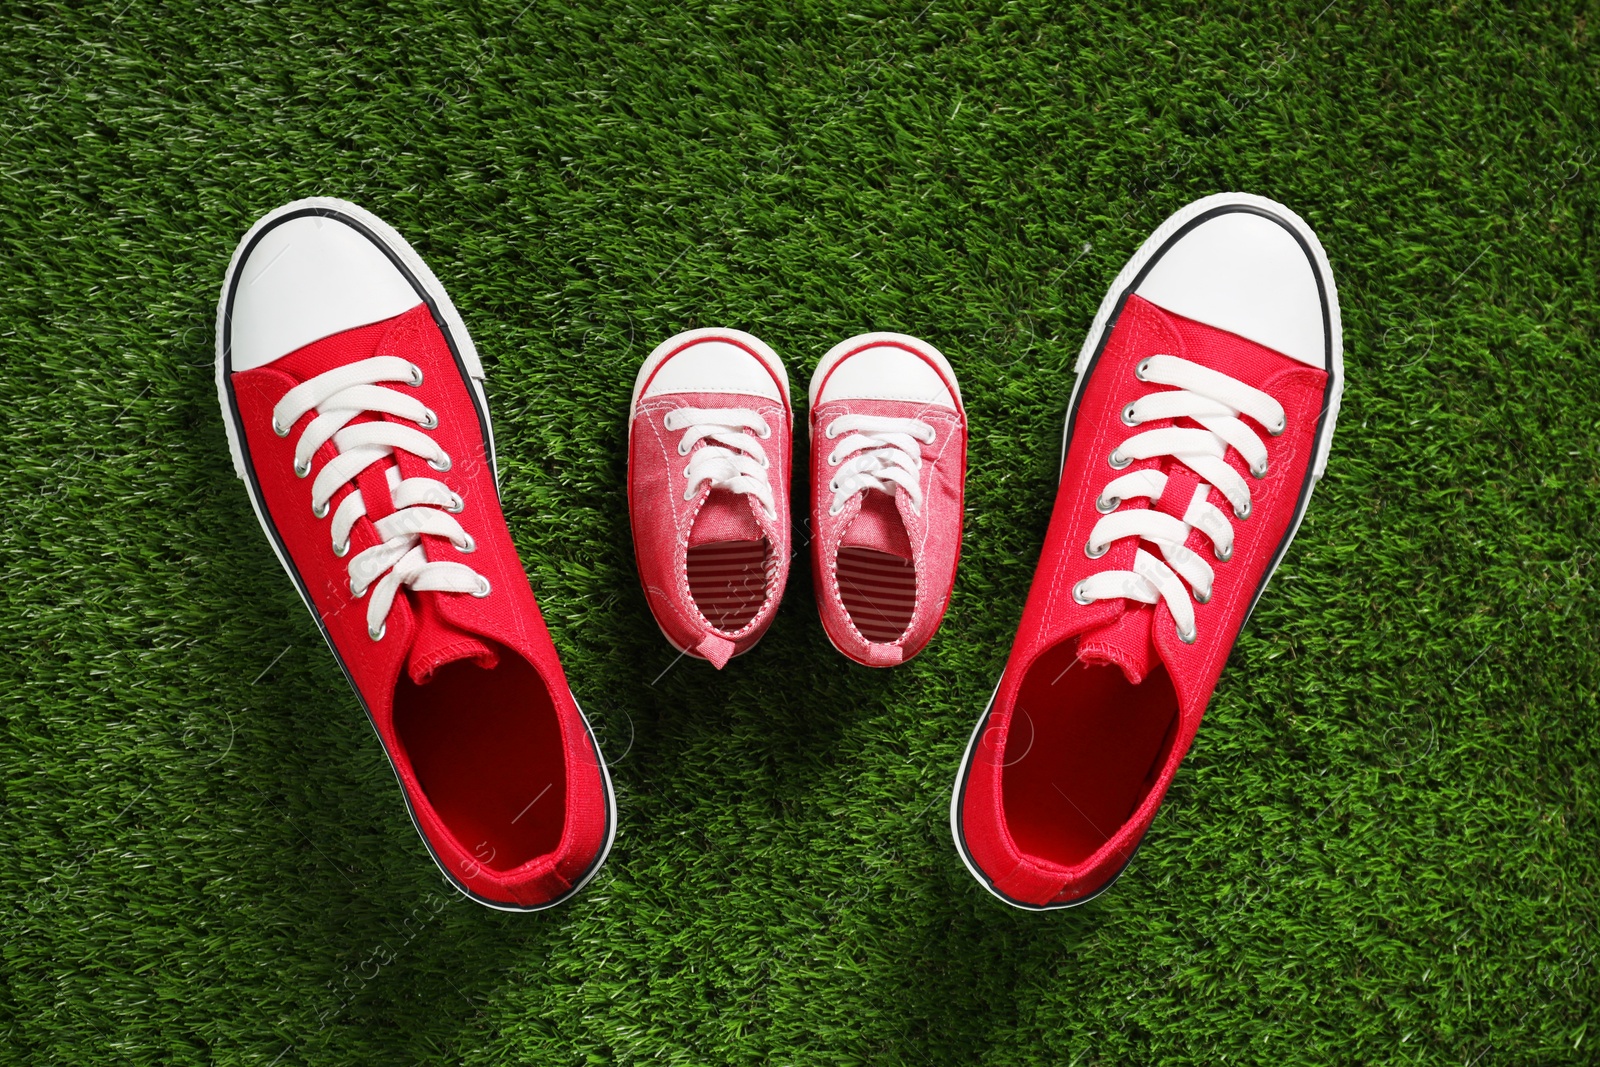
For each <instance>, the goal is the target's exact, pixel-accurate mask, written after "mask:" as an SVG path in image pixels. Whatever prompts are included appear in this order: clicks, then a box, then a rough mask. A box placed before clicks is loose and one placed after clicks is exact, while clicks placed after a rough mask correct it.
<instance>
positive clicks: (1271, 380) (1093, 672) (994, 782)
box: [957, 295, 1329, 906]
mask: <svg viewBox="0 0 1600 1067" xmlns="http://www.w3.org/2000/svg"><path fill="white" fill-rule="evenodd" d="M1158 354H1167V355H1171V356H1177V357H1180V358H1182V359H1185V360H1189V361H1192V362H1193V363H1197V364H1200V365H1202V366H1204V367H1209V368H1213V369H1216V370H1219V371H1222V372H1223V373H1226V374H1227V375H1229V376H1230V377H1232V378H1235V379H1237V380H1238V381H1240V382H1243V383H1245V384H1246V385H1249V386H1253V387H1255V388H1257V389H1260V390H1262V391H1264V392H1265V393H1267V394H1269V395H1270V396H1271V397H1273V398H1274V399H1276V400H1277V401H1278V402H1279V403H1280V404H1281V405H1282V406H1283V409H1284V412H1285V415H1286V417H1287V428H1286V430H1285V431H1284V433H1283V434H1282V435H1281V436H1278V437H1272V436H1269V435H1268V434H1267V433H1266V432H1264V431H1263V432H1262V433H1261V437H1262V439H1263V440H1264V442H1265V443H1266V446H1267V449H1268V455H1269V468H1268V473H1267V476H1266V477H1265V478H1262V479H1256V478H1254V477H1252V476H1251V475H1250V474H1249V472H1248V468H1247V465H1246V463H1245V462H1244V460H1243V459H1241V458H1240V456H1239V454H1238V453H1237V452H1236V451H1235V450H1233V449H1231V448H1230V449H1229V450H1228V451H1227V453H1226V457H1225V458H1226V461H1227V462H1228V463H1229V464H1230V465H1231V466H1233V467H1234V468H1235V469H1236V470H1238V471H1239V472H1240V473H1241V475H1242V476H1243V477H1244V478H1245V479H1246V481H1247V482H1248V484H1249V489H1250V498H1251V509H1250V514H1249V517H1248V518H1247V519H1243V520H1239V519H1235V518H1234V517H1233V515H1232V512H1231V511H1230V512H1229V518H1230V521H1231V522H1232V527H1233V536H1234V544H1233V552H1232V556H1231V559H1229V560H1228V561H1226V562H1223V561H1220V560H1218V559H1217V558H1216V556H1215V554H1214V553H1213V546H1212V544H1211V542H1210V541H1209V540H1208V539H1207V538H1206V537H1204V536H1203V535H1201V534H1200V533H1199V532H1197V531H1195V532H1191V534H1190V536H1189V538H1188V541H1187V542H1186V547H1187V548H1189V549H1190V550H1192V551H1194V552H1196V553H1199V554H1200V555H1202V556H1203V557H1204V559H1205V560H1206V561H1207V562H1209V563H1210V564H1211V565H1212V567H1213V569H1214V571H1215V583H1214V586H1213V590H1212V593H1211V597H1210V599H1209V602H1207V603H1203V604H1196V605H1195V608H1194V611H1195V621H1196V631H1197V636H1196V639H1195V641H1194V643H1193V644H1186V643H1184V642H1183V641H1182V640H1181V639H1180V638H1179V636H1178V631H1177V625H1176V623H1175V620H1174V617H1173V615H1172V613H1171V611H1170V610H1169V608H1168V606H1167V602H1166V601H1165V600H1161V601H1159V602H1158V603H1156V604H1154V605H1149V604H1144V603H1140V602H1138V601H1136V600H1131V599H1112V600H1097V601H1094V602H1092V603H1089V604H1081V603H1079V602H1078V601H1077V600H1075V599H1074V596H1073V590H1074V588H1075V587H1076V586H1077V584H1078V583H1079V582H1080V581H1082V580H1084V579H1087V578H1089V577H1090V576H1091V575H1094V574H1098V573H1100V572H1103V571H1106V570H1128V569H1129V568H1131V567H1132V565H1133V558H1134V553H1135V551H1136V549H1137V548H1138V547H1139V544H1140V539H1139V538H1137V537H1125V538H1121V539H1118V540H1116V541H1114V542H1113V543H1112V544H1111V545H1110V548H1109V550H1108V551H1107V552H1106V554H1105V555H1103V556H1101V557H1099V558H1094V559H1091V558H1089V557H1088V556H1087V555H1086V554H1085V545H1086V543H1087V542H1088V541H1089V538H1090V533H1091V531H1092V530H1093V529H1094V528H1095V526H1096V524H1097V522H1099V520H1100V519H1101V518H1103V515H1102V513H1101V512H1100V511H1098V510H1097V509H1096V501H1097V499H1098V498H1099V497H1100V494H1101V492H1102V490H1103V489H1104V488H1105V487H1106V485H1107V484H1108V483H1109V482H1110V481H1111V480H1112V479H1114V478H1116V477H1119V476H1121V475H1124V474H1127V473H1129V472H1131V471H1137V470H1140V469H1143V468H1155V469H1159V470H1161V471H1163V472H1164V473H1166V474H1167V475H1168V478H1169V482H1168V485H1167V488H1166V490H1165V491H1164V492H1163V494H1162V497H1161V500H1160V502H1159V503H1157V504H1156V505H1155V506H1156V507H1158V508H1160V509H1162V510H1165V511H1168V513H1169V514H1177V515H1179V516H1180V517H1181V514H1182V512H1183V510H1184V507H1185V506H1186V505H1187V503H1188V501H1189V500H1190V498H1191V495H1192V493H1193V490H1194V487H1195V485H1196V484H1198V483H1199V482H1200V480H1201V479H1199V478H1198V477H1197V476H1196V475H1195V474H1194V472H1193V471H1191V470H1189V469H1188V468H1187V467H1185V466H1184V465H1183V464H1182V463H1180V462H1179V461H1177V460H1175V459H1173V458H1171V457H1157V458H1154V459H1149V460H1142V461H1138V460H1136V461H1134V463H1133V464H1132V465H1130V466H1129V467H1127V468H1125V469H1122V470H1113V469H1112V468H1111V467H1110V466H1109V465H1108V462H1107V457H1108V456H1109V455H1110V454H1111V452H1112V450H1113V449H1115V448H1117V447H1118V445H1119V444H1121V443H1122V442H1124V441H1126V440H1127V439H1128V438H1129V437H1131V436H1132V435H1133V434H1135V433H1138V432H1140V431H1144V430H1150V429H1156V428H1160V427H1162V426H1171V425H1173V424H1174V423H1173V421H1172V420H1165V421H1149V422H1145V423H1143V424H1141V425H1139V426H1138V428H1137V429H1134V428H1130V427H1129V426H1128V425H1126V424H1125V423H1124V422H1123V421H1122V417H1121V415H1122V412H1123V409H1124V407H1125V405H1127V404H1129V403H1130V402H1133V401H1136V400H1138V399H1140V398H1141V397H1144V396H1147V395H1150V394H1152V393H1156V392H1160V391H1163V390H1165V389H1166V387H1165V386H1161V385H1157V384H1153V383H1150V382H1145V381H1140V380H1139V379H1138V378H1137V377H1136V376H1135V368H1136V367H1137V366H1138V364H1139V363H1140V361H1141V360H1143V359H1145V358H1146V357H1148V356H1155V355H1158ZM1088 374H1089V377H1088V379H1087V381H1086V382H1085V383H1084V385H1083V387H1082V393H1081V396H1080V398H1079V402H1078V405H1077V409H1076V417H1075V420H1074V422H1073V424H1072V427H1071V437H1070V446H1069V448H1068V451H1067V454H1066V462H1065V465H1064V467H1063V469H1062V472H1061V479H1060V484H1059V487H1058V492H1057V496H1056V501H1055V507H1054V510H1053V512H1052V515H1051V519H1050V526H1049V530H1048V532H1047V534H1046V537H1045V544H1044V549H1043V553H1042V556H1041V558H1040V561H1039V567H1038V570H1037V572H1036V573H1035V575H1034V581H1033V585H1032V588H1031V589H1030V591H1029V594H1028V600H1027V604H1026V607H1025V608H1024V611H1023V616H1022V620H1021V623H1020V625H1019V626H1018V629H1017V636H1016V641H1015V644H1014V645H1013V647H1012V650H1011V655H1010V657H1009V659H1008V661H1007V664H1006V668H1005V673H1004V676H1003V678H1002V680H1001V683H1000V687H999V689H998V691H997V693H996V695H995V698H994V701H993V703H992V705H991V708H990V712H989V715H988V717H987V720H986V722H985V723H984V724H982V725H981V729H980V733H979V734H978V736H977V737H976V738H975V740H974V744H973V749H972V753H971V756H970V763H969V765H968V767H967V771H966V778H965V787H964V788H965V792H964V795H962V796H961V797H959V798H958V805H957V809H958V813H959V817H960V830H959V832H960V834H961V836H962V837H963V838H964V843H965V847H966V850H967V853H968V856H969V858H970V860H971V861H972V862H973V863H974V864H976V866H977V867H978V868H979V869H981V871H982V872H983V874H984V875H985V876H986V877H987V878H988V880H989V881H990V883H991V884H992V885H993V887H994V888H995V890H996V891H997V892H998V893H1000V894H1002V895H1003V896H1005V897H1007V898H1010V899H1012V900H1013V901H1017V902H1021V903H1025V904H1031V905H1040V906H1043V905H1050V904H1059V903H1063V902H1069V901H1072V900H1074V899H1077V898H1080V897H1082V896H1085V895H1087V894H1090V893H1093V892H1094V891H1096V890H1097V889H1099V888H1101V887H1103V886H1104V885H1105V884H1106V883H1107V882H1108V881H1109V880H1110V879H1111V878H1112V877H1114V876H1115V874H1116V873H1117V872H1118V871H1120V869H1121V868H1122V866H1123V865H1124V864H1125V863H1126V862H1127V861H1128V859H1129V857H1131V855H1132V853H1133V850H1134V848H1135V847H1136V846H1137V844H1138V843H1139V840H1140V838H1141V837H1142V836H1143V834H1144V832H1145V830H1146V828H1147V827H1148V826H1149V825H1150V822H1151V820H1152V819H1153V817H1154V815H1155V812H1156V809H1157V808H1158V806H1159V805H1160V803H1161V800H1162V797H1163V796H1164V795H1165V793H1166V791H1167V787H1168V785H1169V784H1170V783H1171V781H1172V777H1173V774H1174V772H1175V771H1176V770H1177V767H1178V764H1179V762H1180V761H1181V760H1182V759H1183V756H1184V754H1185V753H1186V752H1187V751H1188V749H1189V745H1190V743H1191V741H1192V740H1193V739H1194V736H1195V731H1196V729H1197V728H1198V726H1199V724H1200V718H1201V715H1202V714H1203V712H1204V711H1205V707H1206V704H1207V703H1208V701H1209V700H1210V698H1211V693H1212V691H1213V689H1214V688H1215V686H1216V683H1217V678H1218V676H1219V675H1220V673H1221V671H1222V666H1223V663H1224V662H1225V660H1226V659H1227V656H1228V653H1229V650H1230V649H1231V648H1232V646H1233V642H1234V640H1235V638H1236V636H1237V635H1238V632H1239V629H1240V627H1241V626H1242V625H1243V622H1244V620H1245V617H1246V616H1247V614H1248V613H1249V610H1250V608H1251V606H1252V604H1253V602H1254V600H1255V597H1256V595H1257V592H1258V590H1259V589H1260V587H1261V585H1262V583H1263V582H1264V580H1265V578H1266V577H1267V575H1268V574H1269V572H1270V569H1271V567H1272V566H1273V563H1274V560H1275V557H1276V555H1277V554H1278V552H1279V551H1280V547H1281V546H1282V545H1283V544H1284V542H1285V538H1286V537H1287V536H1288V535H1289V534H1290V532H1291V530H1290V524H1291V523H1292V521H1293V519H1294V515H1295V511H1296V506H1297V502H1298V501H1299V499H1300V497H1301V494H1302V493H1303V492H1305V491H1308V486H1309V482H1310V473H1311V464H1312V463H1313V460H1314V452H1315V445H1316V438H1317V433H1318V424H1319V417H1320V415H1321V413H1322V411H1323V406H1324V403H1325V399H1326V395H1327V389H1328V384H1329V382H1328V375H1327V374H1326V373H1325V372H1323V371H1321V370H1318V369H1315V368H1312V367H1309V366H1307V365H1305V364H1303V363H1299V362H1296V361H1295V360H1293V359H1290V358H1288V357H1286V356H1284V355H1281V354H1279V353H1277V352H1275V351H1272V350H1271V349H1268V348H1265V347H1263V346H1261V345H1259V344H1256V343H1254V342H1252V341H1248V340H1246V339H1244V338H1243V337H1239V336H1237V335H1235V334H1231V333H1228V332H1225V331H1222V330H1218V329H1214V328H1212V327H1209V326H1206V325H1204V324H1202V323H1199V322H1195V321H1192V320H1189V319H1186V318H1183V317H1181V316H1178V315H1174V314H1171V313H1169V312H1167V311H1164V310H1163V309H1161V308H1159V307H1157V306H1155V305H1154V304H1151V303H1149V302H1148V301H1145V300H1143V299H1141V298H1140V297H1138V296H1137V295H1129V296H1128V297H1127V300H1126V303H1125V305H1124V307H1123V309H1122V312H1121V315H1120V317H1119V318H1118V319H1117V320H1116V324H1115V327H1114V329H1113V330H1112V332H1111V334H1110V336H1109V337H1108V338H1107V339H1106V342H1105V345H1104V348H1103V350H1102V353H1101V355H1100V357H1099V359H1098V361H1097V362H1096V363H1095V364H1094V365H1093V366H1092V367H1091V368H1090V369H1089V371H1088ZM1179 422H1180V423H1182V424H1183V425H1194V424H1193V423H1190V422H1189V420H1186V419H1185V420H1179ZM1211 498H1212V499H1213V500H1217V499H1219V494H1218V493H1217V492H1216V491H1215V490H1213V491H1212V493H1211ZM1149 506H1151V504H1150V502H1149V501H1148V500H1142V499H1140V500H1127V501H1124V502H1122V503H1121V505H1120V507H1121V508H1122V509H1130V508H1139V507H1149ZM1222 506H1223V507H1224V508H1226V507H1227V505H1226V504H1225V503H1224V504H1223V505H1222ZM1147 547H1148V546H1147Z"/></svg>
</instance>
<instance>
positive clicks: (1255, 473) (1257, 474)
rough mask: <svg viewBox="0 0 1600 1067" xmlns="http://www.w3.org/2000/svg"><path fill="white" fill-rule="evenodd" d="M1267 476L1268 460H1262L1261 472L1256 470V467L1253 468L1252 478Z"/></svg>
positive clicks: (1251, 470) (1251, 471) (1251, 469)
mask: <svg viewBox="0 0 1600 1067" xmlns="http://www.w3.org/2000/svg"><path fill="white" fill-rule="evenodd" d="M1266 476H1267V461H1266V460H1262V461H1261V467H1260V469H1259V470H1258V469H1257V468H1255V467H1251V468H1250V477H1252V478H1265V477H1266Z"/></svg>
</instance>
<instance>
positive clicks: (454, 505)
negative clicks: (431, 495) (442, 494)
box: [444, 493, 467, 515]
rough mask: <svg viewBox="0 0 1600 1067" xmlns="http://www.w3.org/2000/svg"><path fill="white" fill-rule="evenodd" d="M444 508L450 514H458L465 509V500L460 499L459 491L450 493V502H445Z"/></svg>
mask: <svg viewBox="0 0 1600 1067" xmlns="http://www.w3.org/2000/svg"><path fill="white" fill-rule="evenodd" d="M444 509H445V510H446V511H448V512H449V513H450V514H452V515H459V514H461V513H462V512H463V511H465V510H466V509H467V502H466V501H465V500H462V499H461V494H460V493H451V494H450V503H448V504H446V505H445V506H444Z"/></svg>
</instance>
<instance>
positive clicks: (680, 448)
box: [678, 441, 689, 456]
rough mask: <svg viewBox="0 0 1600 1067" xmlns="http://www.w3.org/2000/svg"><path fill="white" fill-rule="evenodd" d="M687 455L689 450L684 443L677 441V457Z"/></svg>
mask: <svg viewBox="0 0 1600 1067" xmlns="http://www.w3.org/2000/svg"><path fill="white" fill-rule="evenodd" d="M688 454H689V449H688V448H687V447H685V445H684V442H682V441H679V442H678V455H680V456H687V455H688Z"/></svg>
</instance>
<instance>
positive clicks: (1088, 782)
mask: <svg viewBox="0 0 1600 1067" xmlns="http://www.w3.org/2000/svg"><path fill="white" fill-rule="evenodd" d="M1077 645H1078V643H1077V641H1076V640H1070V641H1064V642H1062V643H1061V644H1059V645H1057V646H1056V647H1055V648H1052V649H1051V650H1050V651H1048V652H1046V653H1045V654H1044V655H1043V656H1040V657H1039V659H1037V660H1036V661H1034V665H1033V667H1032V668H1031V669H1030V670H1029V671H1028V676H1027V678H1026V679H1024V681H1023V683H1022V691H1021V692H1020V693H1019V694H1018V697H1017V707H1016V711H1015V712H1014V713H1013V715H1012V720H1011V729H1010V730H1009V732H1008V735H1007V740H1006V752H1005V771H1004V774H1003V776H1002V778H1003V782H1004V786H1003V793H1004V803H1005V812H1006V822H1007V825H1008V826H1009V827H1010V829H1011V836H1012V839H1013V840H1014V841H1015V842H1016V844H1017V847H1018V848H1020V849H1022V850H1023V851H1024V852H1027V853H1029V854H1030V855H1033V856H1037V857H1039V858H1040V859H1044V860H1047V861H1049V862H1051V863H1056V864H1060V865H1062V866H1069V867H1070V866H1074V865H1076V864H1078V863H1082V862H1083V861H1084V860H1086V859H1088V858H1089V857H1090V856H1091V855H1093V854H1094V852H1095V851H1096V850H1097V849H1099V848H1100V846H1101V845H1104V844H1105V843H1106V841H1107V840H1108V839H1109V838H1110V837H1111V835H1112V834H1114V833H1116V832H1117V830H1119V829H1120V828H1121V827H1122V824H1123V823H1124V822H1126V821H1127V819H1128V816H1130V815H1132V814H1133V812H1134V810H1135V809H1136V808H1137V807H1138V806H1139V804H1140V802H1141V801H1143V800H1144V797H1145V795H1146V794H1147V793H1148V792H1149V790H1150V787H1151V785H1152V784H1154V781H1155V777H1156V775H1157V774H1158V773H1159V771H1160V768H1161V762H1162V759H1163V757H1164V756H1165V754H1166V752H1167V749H1168V747H1169V745H1170V744H1171V741H1172V734H1173V728H1174V726H1176V724H1177V717H1178V700H1177V695H1176V694H1175V693H1174V692H1173V690H1172V682H1171V680H1170V679H1169V678H1168V676H1167V669H1166V668H1165V667H1164V666H1161V665H1160V664H1157V665H1156V667H1155V668H1154V669H1153V670H1152V671H1151V672H1150V674H1149V675H1148V676H1146V678H1145V680H1144V682H1143V683H1141V684H1140V685H1137V686H1135V685H1129V684H1128V680H1127V678H1126V677H1124V676H1123V673H1122V669H1121V668H1120V667H1116V666H1114V665H1113V666H1106V665H1100V664H1095V665H1090V664H1085V663H1079V662H1076V660H1077Z"/></svg>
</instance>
